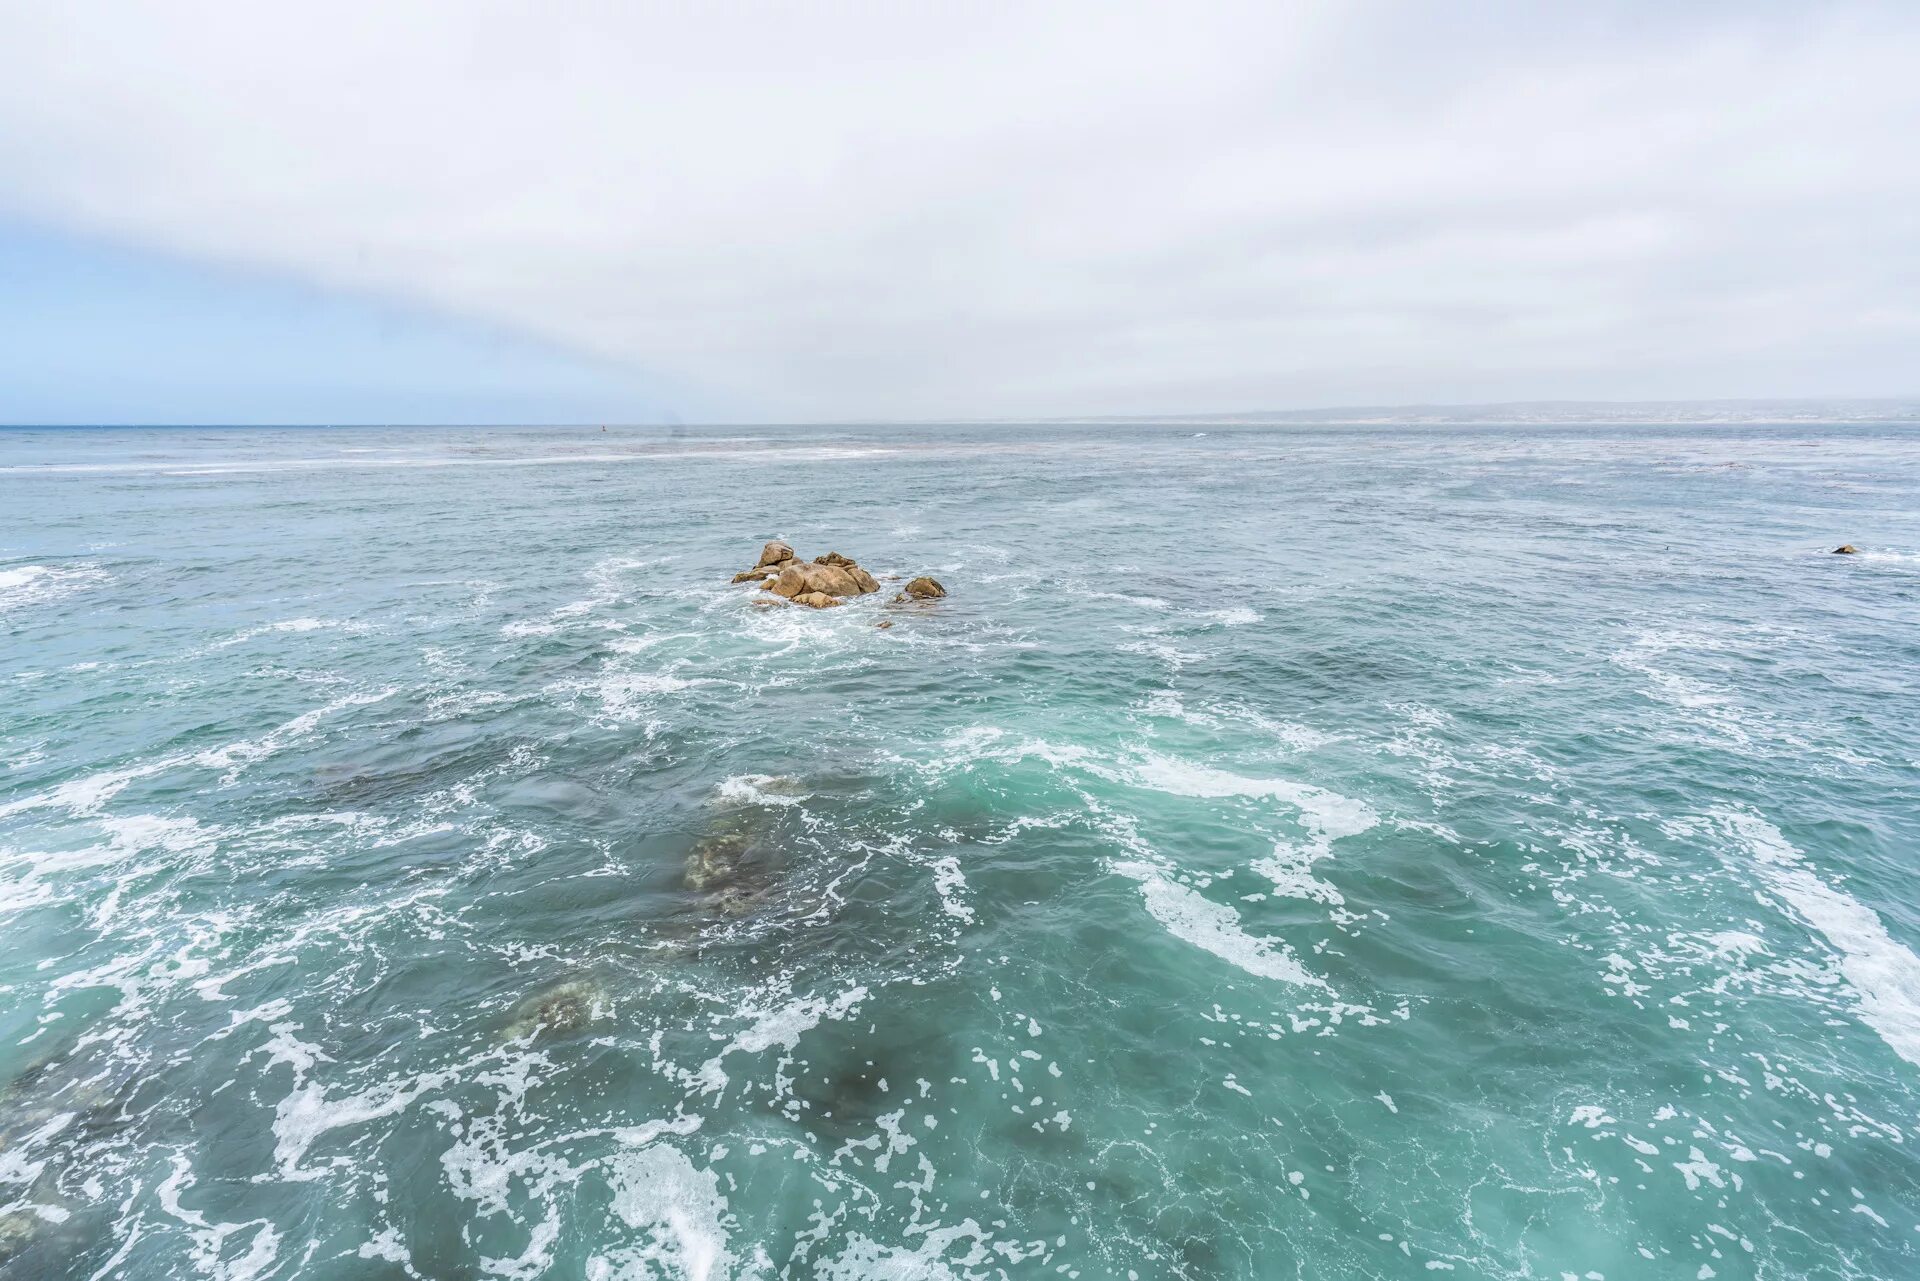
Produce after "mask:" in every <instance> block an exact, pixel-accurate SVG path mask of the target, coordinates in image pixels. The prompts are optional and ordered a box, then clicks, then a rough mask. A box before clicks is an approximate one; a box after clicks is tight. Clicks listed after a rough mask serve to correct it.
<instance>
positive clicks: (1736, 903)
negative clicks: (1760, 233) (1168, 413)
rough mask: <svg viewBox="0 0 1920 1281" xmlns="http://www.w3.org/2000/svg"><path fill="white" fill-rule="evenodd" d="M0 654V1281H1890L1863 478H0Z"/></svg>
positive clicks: (375, 463) (587, 466)
mask: <svg viewBox="0 0 1920 1281" xmlns="http://www.w3.org/2000/svg"><path fill="white" fill-rule="evenodd" d="M775 536H779V537H784V538H787V539H789V540H790V541H792V542H793V543H794V544H795V545H796V546H798V547H799V548H800V549H801V551H802V552H803V554H806V555H814V554H817V553H821V552H825V551H828V550H830V549H832V550H840V551H844V552H847V553H850V554H852V555H855V556H857V557H858V558H859V559H860V561H861V563H862V564H864V565H866V566H868V567H869V568H871V569H872V570H873V571H874V572H876V573H878V574H881V575H883V576H885V575H893V574H897V575H910V574H917V573H924V572H931V573H933V574H935V575H937V576H938V577H939V578H941V579H942V580H943V581H944V582H945V583H946V584H947V586H948V588H949V589H950V590H951V592H952V595H951V597H950V598H949V599H947V600H945V601H942V602H939V603H938V604H937V605H933V606H929V607H919V608H907V607H899V608H892V607H889V606H888V605H887V604H886V603H885V599H886V595H887V594H883V595H882V596H881V597H869V598H865V599H863V600H861V601H859V602H858V603H856V604H853V605H851V606H849V607H847V608H844V609H839V610H833V611H827V612H823V613H814V612H810V611H803V610H799V609H780V610H763V609H756V608H755V605H754V602H755V601H756V599H758V598H759V597H758V594H757V593H756V592H755V591H754V590H753V589H752V588H750V587H744V586H743V587H734V586H731V585H730V584H729V583H728V581H727V579H728V577H729V575H730V574H731V573H732V572H733V571H734V570H736V569H738V568H743V567H745V566H746V565H748V564H750V563H751V562H752V559H753V557H754V554H755V553H756V551H757V549H758V547H759V545H760V543H761V542H762V541H763V540H765V539H767V538H770V537H775ZM1842 541H1850V542H1854V543H1857V544H1859V545H1860V546H1861V547H1862V548H1864V549H1866V551H1867V554H1865V555H1862V556H1858V557H1836V556H1831V555H1827V554H1826V552H1827V549H1828V548H1830V547H1832V546H1833V545H1834V544H1836V543H1838V542H1842ZM882 617H891V618H892V619H893V620H894V625H893V626H892V627H891V628H885V629H882V628H880V627H877V626H876V622H877V621H879V620H880V619H881V618H882ZM0 658H3V659H4V662H0V937H3V938H4V940H5V947H4V950H0V1083H3V1092H0V1259H4V1260H5V1262H0V1276H5V1277H7V1278H10V1279H11V1278H40V1277H76V1278H82V1277H98V1278H115V1277H125V1278H176V1277H192V1276H208V1277H220V1278H227V1279H228V1281H245V1279H248V1278H292V1277H300V1278H377V1279H384V1278H394V1279H398V1278H434V1279H435V1281H463V1279H465V1278H473V1277H481V1276H497V1277H509V1278H526V1279H532V1278H546V1277H579V1278H591V1279H594V1281H609V1279H611V1278H616V1277H621V1278H624V1277H633V1278H639V1277H675V1278H699V1279H703V1281H719V1279H721V1278H746V1277H760V1278H772V1277H783V1276H790V1277H820V1278H830V1279H852V1278H882V1277H885V1278H947V1277H1000V1276H1006V1277H1039V1276H1065V1277H1086V1278H1106V1277H1140V1278H1150V1277H1181V1278H1224V1277H1307V1278H1355V1277H1411V1276H1416V1275H1421V1276H1423V1275H1427V1274H1429V1273H1434V1272H1439V1273H1449V1272H1450V1273H1452V1274H1453V1275H1455V1276H1462V1277H1546V1278H1557V1277H1560V1276H1563V1275H1570V1276H1576V1277H1582V1278H1593V1277H1605V1278H1637V1277H1676V1278H1702V1279H1704V1278H1708V1277H1716V1276H1717V1277H1723V1278H1741V1277H1772V1278H1789V1277H1794V1278H1797V1277H1874V1278H1897V1277H1911V1276H1915V1275H1920V959H1916V955H1915V951H1916V948H1920V895H1916V893H1915V888H1916V885H1920V434H1916V433H1913V432H1911V431H1903V430H1901V429H1887V428H1871V429H1860V428H1831V429H1829V428H1809V427H1783V428H1754V427H1743V428H1717V429H1703V428H1686V429H1679V428H1675V429H1669V430H1646V429H1634V430H1605V429H1592V430H1584V429H1576V428H1556V429H1551V430H1537V429H1505V430H1502V429H1470V430H1453V431H1447V432H1432V431H1418V432H1415V431H1394V430H1387V429H1369V430H1340V431H1331V430H1328V431H1320V430H1309V429H1296V430H1285V431H1270V432H1262V431H1237V430H1230V429H1224V428H1223V429H1214V430H1209V431H1206V432H1205V433H1204V434H1195V433H1194V432H1193V431H1190V430H1186V429H1181V430H1178V431H1171V430H1167V429H1138V428H1125V429H1123V428H1100V429H1091V428H1083V429H1074V428H1032V429H1027V428H995V429H965V430H951V431H936V430H931V429H915V430H901V429H890V430H880V429H873V430H867V429H860V430H839V429H832V430H828V429H818V430H815V429H809V430H804V431H800V430H782V431H763V432H749V431H739V430H736V431H704V432H678V433H670V432H665V431H661V432H651V433H638V432H626V433H622V432H618V431H615V432H608V433H605V434H602V433H599V432H597V431H595V432H581V431H573V430H555V431H537V432H536V431H506V430H498V431H493V430H488V431H466V430H463V431H444V430H406V431H371V430H351V431H347V430H341V431H240V430H207V431H138V432H7V433H0Z"/></svg>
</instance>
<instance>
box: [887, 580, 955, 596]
mask: <svg viewBox="0 0 1920 1281" xmlns="http://www.w3.org/2000/svg"><path fill="white" fill-rule="evenodd" d="M946 594H947V589H946V588H944V587H942V586H941V585H940V584H939V583H938V582H936V581H935V580H933V579H931V578H928V577H927V576H926V575H925V574H922V575H921V576H920V577H918V578H916V579H914V580H913V581H912V582H910V583H908V584H907V586H906V590H905V591H903V592H901V593H900V594H899V595H898V596H896V597H895V598H894V599H895V600H938V599H940V598H941V597H942V596H945V595H946Z"/></svg>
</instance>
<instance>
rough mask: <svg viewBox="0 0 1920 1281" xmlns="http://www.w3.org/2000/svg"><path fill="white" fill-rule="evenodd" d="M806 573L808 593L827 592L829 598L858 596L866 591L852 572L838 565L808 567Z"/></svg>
mask: <svg viewBox="0 0 1920 1281" xmlns="http://www.w3.org/2000/svg"><path fill="white" fill-rule="evenodd" d="M805 572H806V575H807V590H808V591H812V592H825V593H826V594H827V595H829V596H858V595H860V593H861V592H863V591H865V590H866V589H865V588H863V587H861V586H860V580H859V579H857V578H855V577H854V576H853V571H852V570H850V569H843V568H841V567H840V566H838V565H808V566H806V567H805ZM861 572H862V573H864V572H866V571H864V570H862V571H861Z"/></svg>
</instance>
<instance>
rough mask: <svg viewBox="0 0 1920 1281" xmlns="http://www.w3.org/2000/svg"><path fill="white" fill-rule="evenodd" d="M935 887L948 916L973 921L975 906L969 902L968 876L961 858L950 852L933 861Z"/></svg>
mask: <svg viewBox="0 0 1920 1281" xmlns="http://www.w3.org/2000/svg"><path fill="white" fill-rule="evenodd" d="M933 888H934V889H935V890H936V891H937V892H938V893H939V895H940V907H941V909H942V910H943V911H945V912H946V914H947V915H948V916H953V917H958V918H959V919H960V920H963V921H965V922H967V923H968V924H972V923H973V908H972V907H971V906H970V905H969V904H968V903H967V900H966V889H967V878H966V875H965V873H963V872H961V870H960V860H959V859H957V858H955V857H954V856H953V855H951V854H949V855H947V856H946V857H945V858H939V859H935V860H934V863H933Z"/></svg>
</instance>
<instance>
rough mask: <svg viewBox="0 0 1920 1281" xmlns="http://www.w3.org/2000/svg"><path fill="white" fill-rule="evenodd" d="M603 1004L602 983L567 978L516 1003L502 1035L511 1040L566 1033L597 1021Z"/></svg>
mask: <svg viewBox="0 0 1920 1281" xmlns="http://www.w3.org/2000/svg"><path fill="white" fill-rule="evenodd" d="M603 1004H604V1002H603V1000H602V999H601V991H600V985H599V984H598V983H596V982H594V981H593V980H592V979H586V978H574V979H564V980H562V981H561V982H558V983H555V984H553V985H552V986H550V987H546V988H542V989H541V990H540V991H537V992H535V993H533V994H532V995H530V996H528V997H526V998H525V999H524V1000H522V1001H521V1002H520V1003H519V1004H518V1005H516V1006H514V1007H513V1011H512V1013H510V1014H509V1015H508V1016H507V1025H506V1027H505V1028H504V1029H503V1030H502V1033H501V1035H502V1036H504V1037H505V1039H507V1040H509V1041H522V1040H525V1039H526V1038H527V1037H530V1036H549V1035H551V1036H564V1035H566V1034H567V1033H569V1032H577V1031H579V1030H580V1029H581V1028H583V1027H586V1026H587V1025H588V1024H590V1023H592V1022H594V1020H595V1019H597V1018H598V1017H599V1015H600V1009H601V1007H602V1005H603Z"/></svg>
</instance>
